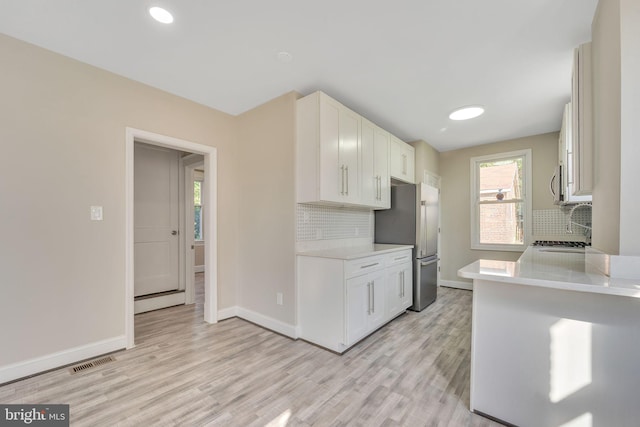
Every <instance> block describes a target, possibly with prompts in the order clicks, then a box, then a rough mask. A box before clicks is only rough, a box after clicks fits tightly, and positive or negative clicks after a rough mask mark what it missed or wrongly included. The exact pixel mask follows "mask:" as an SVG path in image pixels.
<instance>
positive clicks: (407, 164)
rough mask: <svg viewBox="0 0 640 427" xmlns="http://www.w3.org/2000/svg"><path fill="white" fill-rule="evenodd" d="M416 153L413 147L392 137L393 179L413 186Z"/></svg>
mask: <svg viewBox="0 0 640 427" xmlns="http://www.w3.org/2000/svg"><path fill="white" fill-rule="evenodd" d="M414 162H415V152H414V149H413V147H412V146H410V145H409V144H406V143H404V142H402V141H400V140H399V139H398V138H396V137H395V136H393V135H391V177H392V178H396V179H399V180H401V181H404V182H408V183H411V184H413V183H414V181H415V177H414V173H415V172H414V170H415V165H414Z"/></svg>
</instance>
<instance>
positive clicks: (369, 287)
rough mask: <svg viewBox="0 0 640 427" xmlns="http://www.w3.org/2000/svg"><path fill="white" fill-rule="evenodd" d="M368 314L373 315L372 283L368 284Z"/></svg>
mask: <svg viewBox="0 0 640 427" xmlns="http://www.w3.org/2000/svg"><path fill="white" fill-rule="evenodd" d="M367 299H368V301H367V314H368V315H370V314H371V282H367Z"/></svg>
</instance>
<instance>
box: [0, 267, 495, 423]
mask: <svg viewBox="0 0 640 427" xmlns="http://www.w3.org/2000/svg"><path fill="white" fill-rule="evenodd" d="M202 282H203V280H202V274H200V275H197V286H198V287H199V289H200V293H201V292H202ZM199 301H202V298H199ZM202 319H203V311H202V305H201V304H195V305H192V306H179V307H173V308H168V309H164V310H158V311H155V312H150V313H143V314H139V315H137V316H136V320H135V323H136V325H135V326H136V347H135V348H134V349H132V350H128V351H122V352H119V353H115V357H116V359H117V361H115V362H111V363H108V364H106V365H102V366H99V367H96V368H93V369H91V370H89V371H84V372H80V373H77V374H70V373H69V371H68V369H60V370H56V371H52V372H49V373H46V374H43V375H40V376H37V377H33V378H29V379H26V380H23V381H19V382H16V383H13V384H8V385H5V386H3V387H0V402H1V403H69V404H70V405H71V406H70V409H71V425H72V426H115V425H118V426H129V425H131V426H134V425H141V426H152V425H181V426H204V425H210V426H218V425H220V426H266V425H269V426H285V425H286V426H309V425H313V426H498V425H499V424H497V423H494V422H492V421H490V420H487V419H485V418H482V417H480V416H478V415H475V414H472V413H470V412H469V410H468V407H469V354H470V334H471V320H470V319H471V292H469V291H463V290H455V289H448V288H440V289H439V293H438V300H437V301H436V303H434V304H433V305H431V306H430V307H428V308H427V309H425V310H424V311H422V312H421V313H414V312H408V313H407V314H405V315H403V316H401V317H400V318H398V319H396V320H394V321H393V322H392V323H391V324H389V325H387V326H385V327H383V328H382V329H381V330H379V331H378V332H376V333H375V334H374V335H372V336H370V337H369V338H367V339H365V340H364V341H362V342H360V343H359V344H358V345H356V346H355V347H354V348H352V349H351V350H350V351H348V352H347V353H345V354H344V355H342V356H338V355H336V354H333V353H330V352H328V351H326V350H322V349H320V348H318V347H315V346H313V345H310V344H308V343H306V342H303V341H293V340H291V339H289V338H286V337H283V336H280V335H277V334H275V333H273V332H270V331H268V330H265V329H262V328H260V327H258V326H255V325H253V324H251V323H248V322H246V321H244V320H241V319H229V320H225V321H222V322H219V323H218V324H216V325H208V324H206V323H204V321H203V320H202Z"/></svg>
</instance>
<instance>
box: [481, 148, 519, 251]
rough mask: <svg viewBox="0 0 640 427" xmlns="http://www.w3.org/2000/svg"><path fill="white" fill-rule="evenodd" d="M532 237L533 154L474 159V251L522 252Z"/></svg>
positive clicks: (513, 153) (502, 154) (513, 154)
mask: <svg viewBox="0 0 640 427" xmlns="http://www.w3.org/2000/svg"><path fill="white" fill-rule="evenodd" d="M530 234H531V150H521V151H513V152H510V153H501V154H495V155H490V156H482V157H472V158H471V249H485V250H499V251H523V250H524V249H525V246H526V245H528V244H529V235H530Z"/></svg>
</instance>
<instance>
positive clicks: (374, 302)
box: [371, 281, 376, 313]
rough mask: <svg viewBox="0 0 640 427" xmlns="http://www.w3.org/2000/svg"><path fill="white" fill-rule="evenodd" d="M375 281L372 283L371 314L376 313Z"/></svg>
mask: <svg viewBox="0 0 640 427" xmlns="http://www.w3.org/2000/svg"><path fill="white" fill-rule="evenodd" d="M375 283H376V282H375V281H373V282H371V313H375V312H376V288H375Z"/></svg>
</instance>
